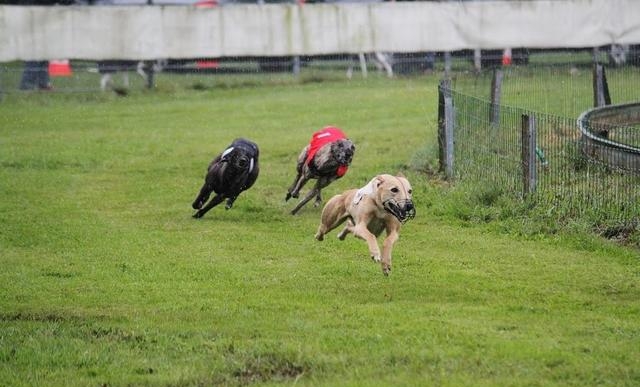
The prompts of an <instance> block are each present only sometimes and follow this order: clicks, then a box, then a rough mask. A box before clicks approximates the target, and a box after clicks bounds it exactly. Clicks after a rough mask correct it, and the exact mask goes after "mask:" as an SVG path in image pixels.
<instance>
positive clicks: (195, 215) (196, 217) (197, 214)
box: [193, 211, 202, 219]
mask: <svg viewBox="0 0 640 387" xmlns="http://www.w3.org/2000/svg"><path fill="white" fill-rule="evenodd" d="M193 217H194V218H195V219H200V218H202V213H201V212H200V211H196V213H195V214H193Z"/></svg>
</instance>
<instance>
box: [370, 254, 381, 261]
mask: <svg viewBox="0 0 640 387" xmlns="http://www.w3.org/2000/svg"><path fill="white" fill-rule="evenodd" d="M371 259H372V260H373V262H376V263H379V262H380V261H382V259H380V254H371Z"/></svg>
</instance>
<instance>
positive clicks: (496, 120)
mask: <svg viewBox="0 0 640 387" xmlns="http://www.w3.org/2000/svg"><path fill="white" fill-rule="evenodd" d="M502 75H503V74H502V70H501V69H499V68H495V69H494V70H493V78H492V79H491V106H490V111H489V120H490V122H491V126H493V127H497V126H499V125H500V94H501V92H502Z"/></svg>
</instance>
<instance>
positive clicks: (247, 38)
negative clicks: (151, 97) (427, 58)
mask: <svg viewBox="0 0 640 387" xmlns="http://www.w3.org/2000/svg"><path fill="white" fill-rule="evenodd" d="M638 15H640V1H638V0H565V1H560V0H539V1H522V2H514V1H478V2H390V3H366V4H363V3H352V4H349V3H340V4H336V3H333V4H305V5H295V4H270V5H228V6H222V7H216V8H197V7H192V6H67V7H64V6H55V7H23V6H0V61H10V60H36V59H56V58H72V59H74V58H78V59H80V58H81V59H96V60H97V59H136V60H139V59H156V58H193V57H225V56H279V55H318V54H332V53H358V52H374V51H381V52H419V51H454V50H459V49H475V48H482V49H496V48H504V47H530V48H561V47H596V46H603V45H608V44H614V43H618V44H637V43H640V17H638Z"/></svg>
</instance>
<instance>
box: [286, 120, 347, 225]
mask: <svg viewBox="0 0 640 387" xmlns="http://www.w3.org/2000/svg"><path fill="white" fill-rule="evenodd" d="M355 151H356V147H355V145H354V144H353V142H352V141H351V140H350V139H348V138H346V136H345V135H344V133H342V131H341V130H340V129H339V128H336V127H331V126H328V127H326V128H323V129H322V130H320V131H317V132H315V133H314V134H313V137H312V138H311V142H310V143H309V144H308V145H307V146H306V147H304V148H303V149H302V152H300V155H299V156H298V161H297V164H296V172H297V175H296V178H295V179H294V180H293V184H292V185H291V187H289V190H288V191H287V196H286V197H285V201H288V200H289V199H291V198H292V197H293V198H297V197H298V196H299V194H300V190H301V189H302V187H303V186H304V185H305V184H306V183H307V182H308V181H309V180H311V179H316V180H317V181H316V184H315V186H314V187H313V188H312V189H311V190H310V191H309V192H308V193H307V195H306V196H305V197H304V198H303V199H302V200H300V202H299V203H298V204H297V205H296V207H295V208H294V209H293V210H291V214H292V215H295V214H296V213H297V212H298V211H299V210H300V209H301V208H302V207H303V206H304V205H305V204H307V202H309V201H310V200H311V199H312V198H313V197H314V196H315V198H316V200H315V206H318V205H320V203H322V195H321V190H322V189H323V188H325V187H326V186H328V185H329V184H331V183H332V182H333V181H335V180H337V179H339V178H341V177H342V176H344V174H345V173H346V172H347V169H348V167H349V165H351V161H352V160H353V155H354V154H355Z"/></svg>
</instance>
